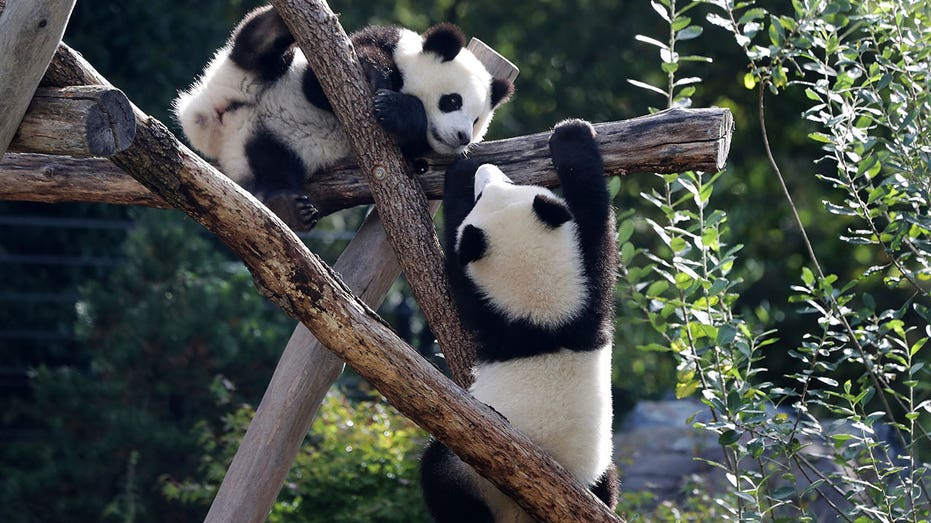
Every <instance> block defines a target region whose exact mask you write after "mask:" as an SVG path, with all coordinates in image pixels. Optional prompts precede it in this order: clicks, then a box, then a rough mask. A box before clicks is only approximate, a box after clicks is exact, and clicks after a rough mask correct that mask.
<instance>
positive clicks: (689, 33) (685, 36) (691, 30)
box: [676, 25, 702, 41]
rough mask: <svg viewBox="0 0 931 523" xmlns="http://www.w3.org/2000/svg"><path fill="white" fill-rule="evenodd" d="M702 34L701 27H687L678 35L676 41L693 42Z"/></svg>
mask: <svg viewBox="0 0 931 523" xmlns="http://www.w3.org/2000/svg"><path fill="white" fill-rule="evenodd" d="M701 33H702V28H701V26H700V25H691V26H689V27H686V28H685V29H683V30H682V31H679V32H678V33H676V41H682V40H691V39H693V38H698V37H699V35H701Z"/></svg>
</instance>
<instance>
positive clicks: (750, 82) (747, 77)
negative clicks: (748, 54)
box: [744, 73, 756, 90]
mask: <svg viewBox="0 0 931 523" xmlns="http://www.w3.org/2000/svg"><path fill="white" fill-rule="evenodd" d="M744 87H746V88H747V89H751V90H752V89H753V88H754V87H756V78H754V76H753V73H744Z"/></svg>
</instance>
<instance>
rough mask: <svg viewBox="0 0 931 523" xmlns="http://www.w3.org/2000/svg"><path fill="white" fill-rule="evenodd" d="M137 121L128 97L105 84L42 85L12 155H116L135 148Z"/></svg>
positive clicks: (14, 139) (20, 129)
mask: <svg viewBox="0 0 931 523" xmlns="http://www.w3.org/2000/svg"><path fill="white" fill-rule="evenodd" d="M135 133H136V120H135V118H133V112H132V107H131V106H130V104H129V100H128V99H127V98H126V95H124V94H123V92H122V91H120V90H119V89H114V88H113V87H107V86H103V85H87V86H71V87H63V88H49V87H42V88H39V89H38V90H37V91H36V94H35V96H34V97H33V99H32V103H31V104H29V109H28V110H27V112H26V115H25V116H24V117H23V121H22V122H21V123H20V125H19V130H18V131H17V132H16V135H15V136H14V137H13V142H12V143H10V151H16V152H29V153H45V154H57V155H64V156H79V157H82V156H83V157H87V156H111V155H113V154H115V153H117V152H119V151H122V150H123V149H126V148H127V147H129V145H130V144H131V143H132V140H133V135H134V134H135Z"/></svg>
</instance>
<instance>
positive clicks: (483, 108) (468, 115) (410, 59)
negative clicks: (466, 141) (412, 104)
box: [394, 29, 493, 154]
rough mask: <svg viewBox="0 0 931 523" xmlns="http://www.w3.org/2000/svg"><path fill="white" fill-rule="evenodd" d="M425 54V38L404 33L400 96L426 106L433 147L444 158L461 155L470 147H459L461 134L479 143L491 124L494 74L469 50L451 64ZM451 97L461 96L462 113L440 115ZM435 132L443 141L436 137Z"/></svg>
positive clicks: (397, 55)
mask: <svg viewBox="0 0 931 523" xmlns="http://www.w3.org/2000/svg"><path fill="white" fill-rule="evenodd" d="M422 50H423V38H422V37H421V36H420V35H419V34H417V33H415V32H413V31H410V30H407V29H403V30H402V31H401V38H400V39H399V40H398V45H397V47H396V48H395V51H394V60H395V63H397V64H398V69H400V70H401V72H402V73H403V74H404V85H403V86H402V87H401V92H402V93H405V94H412V95H414V96H416V97H417V98H419V99H420V101H421V102H423V105H424V109H425V110H426V112H427V122H428V125H429V127H430V130H428V132H427V142H428V143H429V144H430V147H431V148H433V150H434V151H437V152H439V153H443V154H458V153H461V152H463V151H464V150H465V149H466V147H467V146H462V145H460V144H459V138H458V133H459V132H463V133H466V134H467V135H468V136H470V137H471V139H470V143H475V142H480V141H482V139H483V138H484V137H485V132H486V131H487V130H488V124H489V123H491V117H492V114H493V110H492V109H493V108H492V107H491V74H490V73H489V72H488V70H486V69H485V66H484V65H482V63H481V62H480V61H479V60H478V58H475V55H473V54H472V52H471V51H469V50H468V49H462V50H461V51H459V54H457V55H456V58H454V59H452V60H450V61H448V62H444V61H443V59H442V58H441V57H439V56H438V55H436V54H434V53H424V52H422ZM452 93H458V94H459V95H460V96H462V109H461V110H459V111H453V112H451V113H444V112H442V111H440V109H439V101H440V97H441V96H443V95H444V94H452ZM476 119H477V120H478V121H477V122H476ZM433 131H435V132H436V133H437V134H438V135H439V136H440V140H437V139H436V137H435V136H433Z"/></svg>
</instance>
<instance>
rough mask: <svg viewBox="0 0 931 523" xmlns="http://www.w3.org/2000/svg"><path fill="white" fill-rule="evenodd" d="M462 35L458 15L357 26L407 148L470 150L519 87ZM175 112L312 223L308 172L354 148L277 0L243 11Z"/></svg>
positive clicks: (262, 194)
mask: <svg viewBox="0 0 931 523" xmlns="http://www.w3.org/2000/svg"><path fill="white" fill-rule="evenodd" d="M464 41H465V38H464V36H463V34H462V32H461V31H460V30H459V29H458V28H457V27H456V26H454V25H451V24H440V25H437V26H434V27H431V28H430V29H429V30H427V32H425V33H424V34H422V35H420V34H417V33H415V32H413V31H410V30H408V29H404V28H401V27H394V26H392V27H378V26H371V27H366V28H365V29H362V30H361V31H359V32H357V33H355V34H353V35H352V43H353V46H354V48H355V51H356V54H357V56H358V58H359V61H360V63H361V64H362V66H363V69H364V70H365V73H366V77H367V78H368V80H369V82H370V83H371V86H372V91H373V92H375V96H374V102H373V109H374V112H375V116H376V118H377V119H378V121H379V122H381V125H382V126H383V127H384V128H385V129H386V130H388V131H389V132H391V133H392V134H393V135H394V136H395V137H396V139H397V141H398V143H399V145H400V146H401V148H402V150H403V152H404V153H405V155H406V156H407V157H408V158H411V157H413V156H416V155H419V154H423V153H426V152H428V151H431V150H432V151H436V152H438V153H441V154H447V155H458V154H461V153H463V152H464V151H465V150H466V149H467V148H468V147H469V146H470V145H472V144H474V143H476V142H479V141H481V140H482V138H483V137H484V136H485V131H486V130H487V129H488V124H489V123H490V122H491V118H492V114H493V113H494V111H495V109H496V108H497V107H498V106H500V105H501V104H503V103H504V102H505V101H507V100H508V98H509V97H510V96H511V94H512V93H513V91H514V86H513V84H512V83H511V81H510V80H506V79H500V78H493V77H492V76H491V74H489V72H488V71H487V70H486V69H485V67H484V66H483V65H482V64H481V62H479V60H478V59H477V58H476V57H475V56H474V55H473V54H472V53H471V52H470V51H469V50H468V49H465V48H464V47H463V44H464ZM174 112H175V115H176V117H177V118H178V120H179V121H180V123H181V127H182V129H183V130H184V134H185V135H186V136H187V138H188V140H189V141H190V143H191V145H193V146H194V148H196V149H197V150H198V151H200V152H201V153H202V154H203V155H205V156H206V157H208V158H210V159H213V160H216V161H217V162H218V163H219V166H220V169H221V170H222V171H223V172H224V173H225V174H226V175H227V176H229V177H230V178H231V179H233V180H234V181H236V182H237V183H239V184H240V185H242V186H243V187H245V188H247V189H249V190H250V191H251V192H253V193H254V194H255V195H256V196H258V197H259V198H260V199H262V200H263V201H264V202H265V203H266V205H268V206H269V207H270V208H271V209H272V210H273V211H274V212H275V213H276V214H278V215H279V216H280V217H281V218H282V219H284V220H285V222H287V223H288V225H290V226H291V227H292V228H295V229H297V230H306V229H310V228H311V227H313V225H314V223H315V222H316V220H317V218H318V216H319V212H318V210H317V209H316V207H315V206H314V205H313V203H312V202H311V201H310V199H309V198H308V197H307V195H306V194H305V193H304V190H303V185H304V182H305V180H306V179H307V178H308V177H309V176H311V175H312V174H313V173H314V172H316V171H318V170H320V169H324V168H326V167H329V166H331V165H333V164H334V163H335V162H336V161H337V160H339V159H341V158H345V157H347V156H349V155H350V153H351V150H350V146H349V142H348V140H347V138H346V136H345V134H344V133H343V130H342V128H341V127H340V124H339V122H338V121H337V120H336V117H335V115H334V114H333V111H332V108H331V106H330V103H329V101H328V100H327V98H326V96H325V95H324V94H323V90H322V89H321V87H320V82H319V81H318V79H317V77H316V76H315V75H314V73H313V71H312V70H311V69H310V68H309V67H308V65H307V60H306V59H305V57H304V55H303V54H302V53H301V51H300V49H297V47H296V46H295V40H294V37H293V36H292V35H291V33H290V31H289V30H288V28H287V26H286V25H285V24H284V21H283V20H282V19H281V17H280V16H278V14H277V13H276V12H275V11H274V10H273V9H272V7H271V6H266V7H261V8H258V9H256V10H254V11H252V12H251V13H249V14H248V15H246V17H245V18H244V19H243V21H242V22H241V23H240V24H239V25H238V26H237V27H236V29H235V30H234V31H233V34H232V36H231V37H230V39H229V42H228V43H227V44H226V46H224V47H223V48H221V49H220V50H219V51H217V53H216V56H215V57H214V58H213V60H212V61H211V62H210V63H209V64H208V65H207V67H206V69H205V70H204V72H203V74H202V75H201V77H200V78H199V79H198V80H197V81H196V82H195V83H194V84H193V85H192V86H191V87H190V88H189V89H188V90H187V91H184V92H181V93H180V94H179V96H178V98H177V100H175V103H174Z"/></svg>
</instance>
